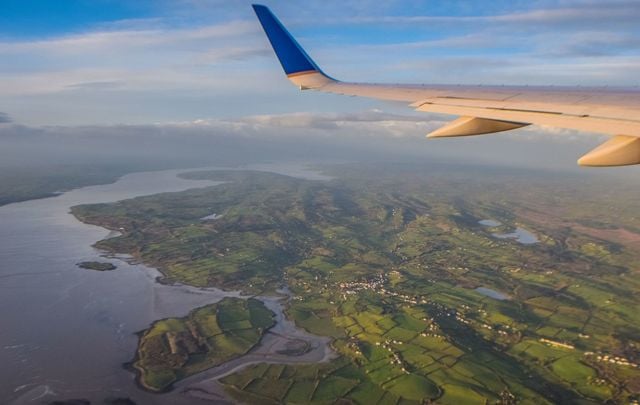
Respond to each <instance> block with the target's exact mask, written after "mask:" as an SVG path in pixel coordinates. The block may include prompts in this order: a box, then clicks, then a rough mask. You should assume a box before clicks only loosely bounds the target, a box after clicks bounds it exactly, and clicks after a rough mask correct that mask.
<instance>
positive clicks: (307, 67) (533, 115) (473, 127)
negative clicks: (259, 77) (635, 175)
mask: <svg viewBox="0 0 640 405" xmlns="http://www.w3.org/2000/svg"><path fill="white" fill-rule="evenodd" d="M253 9H254V11H255V13H256V15H257V16H258V20H259V21H260V23H261V25H262V28H263V29H264V31H265V33H266V35H267V38H268V39H269V42H270V43H271V46H272V47H273V50H274V51H275V53H276V56H277V57H278V60H279V61H280V64H281V65H282V68H283V69H284V72H285V74H286V75H287V78H288V79H289V80H290V81H291V82H293V83H294V84H295V85H296V86H298V87H299V88H300V89H301V90H318V91H323V92H329V93H334V94H344V95H350V96H363V97H370V98H377V99H382V100H394V101H402V102H406V103H409V105H410V106H411V107H413V108H415V109H416V110H418V111H424V112H433V113H443V114H452V115H458V116H461V117H460V118H459V119H457V120H454V121H452V122H451V123H449V124H447V125H445V126H444V127H442V128H440V129H438V130H436V131H434V132H432V133H431V134H429V135H427V136H428V137H429V138H439V137H456V136H470V135H481V134H488V133H494V132H501V131H507V130H511V129H515V128H520V127H523V126H526V125H530V124H536V125H548V126H553V127H558V128H567V129H575V130H579V131H588V132H600V133H604V134H609V135H613V137H612V138H611V139H610V140H608V141H607V142H605V143H604V144H602V145H600V146H599V147H597V148H596V149H594V150H593V151H591V152H589V153H587V154H586V155H584V156H583V157H582V158H580V159H579V160H578V164H580V165H583V166H623V165H633V164H640V91H638V90H624V89H620V90H611V89H604V88H603V89H589V88H569V87H529V86H526V87H524V86H523V87H519V86H450V85H388V84H366V83H347V82H341V81H338V80H336V79H333V78H332V77H330V76H328V75H327V74H325V73H324V72H323V71H322V70H321V69H320V68H319V67H318V65H317V64H316V63H315V62H314V61H313V59H311V57H309V55H308V54H307V53H306V52H305V51H304V49H303V48H302V47H301V46H300V44H298V42H297V41H296V40H295V38H294V37H293V36H292V35H291V34H290V33H289V32H288V31H287V30H286V28H285V27H284V26H283V25H282V23H281V22H280V21H279V20H278V19H277V18H276V16H275V15H274V14H273V13H272V12H271V11H270V10H269V9H268V8H267V7H265V6H261V5H253Z"/></svg>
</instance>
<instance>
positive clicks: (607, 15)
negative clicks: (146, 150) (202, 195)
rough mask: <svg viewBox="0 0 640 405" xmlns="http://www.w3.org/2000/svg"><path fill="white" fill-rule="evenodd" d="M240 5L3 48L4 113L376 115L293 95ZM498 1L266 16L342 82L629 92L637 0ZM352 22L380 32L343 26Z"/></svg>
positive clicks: (134, 117)
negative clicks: (275, 18)
mask: <svg viewBox="0 0 640 405" xmlns="http://www.w3.org/2000/svg"><path fill="white" fill-rule="evenodd" d="M248 3H249V2H248V1H237V2H227V1H223V0H180V1H168V0H166V1H161V2H159V3H158V4H160V5H159V6H158V7H159V8H162V7H164V9H165V11H166V15H161V16H158V17H153V18H148V19H131V20H123V21H116V22H111V23H102V24H100V25H98V26H95V27H92V28H91V29H89V30H88V31H87V32H81V33H74V34H66V35H61V36H57V37H49V38H44V39H37V40H14V41H8V40H5V41H0V60H2V61H3V63H1V64H0V82H2V83H3V84H2V86H0V105H2V108H3V109H6V110H11V111H12V112H13V116H14V119H16V120H18V121H20V122H27V123H32V124H52V123H56V124H74V125H77V124H88V123H109V124H110V123H142V122H154V121H158V120H160V119H170V120H174V121H178V120H185V121H188V120H191V121H193V119H194V118H195V117H199V116H206V117H208V116H218V117H222V116H244V115H249V114H255V113H258V112H260V113H265V114H279V113H283V112H287V111H299V110H301V109H303V107H305V106H307V107H309V109H313V111H331V110H334V111H335V110H338V109H339V110H343V111H344V110H345V109H346V110H358V109H363V108H368V107H371V106H372V105H383V104H382V103H381V102H380V103H379V104H373V103H375V102H372V101H358V100H357V99H344V101H340V100H343V99H342V98H339V97H338V96H327V95H318V94H317V93H311V94H305V95H304V96H303V95H300V94H298V93H297V92H296V91H295V90H294V88H293V87H290V86H289V85H288V83H287V81H286V79H285V78H284V77H283V75H282V72H281V69H280V67H279V65H278V62H277V60H276V59H275V57H274V56H273V53H272V51H271V49H270V46H269V43H268V41H267V39H266V38H265V36H264V35H263V33H262V32H261V29H260V26H259V24H258V23H257V21H256V20H255V17H254V16H253V15H252V13H251V9H250V7H249V4H248ZM507 3H510V2H507V1H498V2H496V4H492V5H489V6H482V7H479V6H477V5H475V4H471V3H470V4H466V2H461V3H458V2H453V3H452V4H453V5H451V6H449V5H447V6H446V7H445V6H442V5H440V6H437V7H436V5H433V7H429V10H433V9H434V8H438V7H440V10H439V12H438V10H435V11H434V15H433V16H424V15H423V16H420V15H418V16H415V15H416V13H417V12H420V13H424V10H425V7H424V2H422V1H415V0H405V1H396V0H392V1H388V2H372V1H369V0H326V1H322V2H320V1H315V2H314V1H310V2H305V3H304V4H294V3H291V2H286V6H285V3H281V5H279V6H277V7H274V11H276V12H277V13H278V15H279V16H280V17H282V19H283V21H284V22H285V23H286V24H287V26H288V27H290V28H291V29H292V31H293V32H294V33H295V34H296V37H298V38H299V39H300V40H301V42H303V44H305V46H306V47H307V48H308V50H309V51H310V53H311V54H312V55H313V56H314V58H315V59H316V61H318V62H319V64H320V65H321V66H322V67H323V68H325V70H326V71H327V72H328V73H330V74H332V75H335V77H338V78H340V79H344V80H354V81H359V80H366V81H371V82H396V83H397V82H405V83H412V82H413V83H424V82H426V83H456V84H458V83H459V84H506V85H508V84H529V85H547V84H558V85H560V84H564V85H577V84H580V85H585V86H588V85H635V84H637V81H638V79H637V77H638V75H637V72H638V69H639V67H640V59H639V58H638V57H637V49H638V46H639V45H640V32H639V30H638V28H637V25H629V24H628V23H629V22H632V23H633V24H635V22H636V21H637V17H638V16H640V7H637V5H638V4H639V3H638V1H637V0H636V1H611V2H596V1H575V0H574V1H567V0H537V1H535V2H526V3H525V2H513V4H507ZM549 4H553V5H554V6H553V7H551V6H549ZM448 7H450V8H451V10H447V8H448ZM467 8H468V9H467ZM480 9H481V10H480ZM442 10H446V11H447V12H448V13H449V14H446V15H443V12H442ZM452 10H453V11H452ZM393 13H396V14H397V13H403V14H404V15H402V16H392V17H389V15H390V14H391V15H392V14H393ZM457 13H458V14H459V13H463V14H465V15H460V16H459V15H455V14H457ZM472 13H476V14H482V13H484V15H477V16H474V15H470V14H472ZM438 14H440V15H438ZM345 16H346V17H345ZM356 23H358V24H360V23H362V24H364V23H366V24H371V25H372V26H373V28H375V30H376V32H384V33H385V35H379V36H369V35H368V33H370V32H371V31H370V27H361V26H356V27H355V28H354V27H353V26H349V24H356ZM360 31H362V32H363V33H362V34H359V32H360ZM387 33H388V34H389V35H386V34H387ZM367 103H368V104H367ZM298 119H302V118H301V117H298ZM349 122H351V121H349ZM245 125H250V123H245ZM251 125H260V123H258V122H253V123H251ZM323 125H328V126H332V125H333V126H336V125H347V124H338V123H328V122H325V123H324V124H323ZM390 125H391V124H390ZM403 125H408V124H406V123H405V124H403Z"/></svg>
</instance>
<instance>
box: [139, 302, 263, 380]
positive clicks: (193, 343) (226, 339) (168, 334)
mask: <svg viewBox="0 0 640 405" xmlns="http://www.w3.org/2000/svg"><path fill="white" fill-rule="evenodd" d="M272 315H273V314H272V313H271V311H269V310H268V309H267V308H266V307H265V306H264V304H262V302H260V301H258V300H255V299H249V300H243V299H239V298H225V299H223V300H222V301H220V302H218V303H216V304H211V305H207V306H204V307H202V308H198V309H197V310H194V311H192V312H191V313H190V314H189V315H188V316H186V317H184V318H168V319H163V320H160V321H157V322H155V323H154V324H153V325H152V326H151V327H150V328H149V329H147V330H146V331H144V332H143V333H142V334H141V337H140V342H139V344H138V351H137V356H136V360H135V362H134V363H133V367H135V369H136V370H138V381H139V382H140V383H141V384H142V385H143V386H144V387H146V388H147V389H150V390H153V391H162V390H165V389H167V388H168V387H169V386H170V385H171V384H172V383H174V382H175V381H177V380H179V379H182V378H184V377H187V376H189V375H192V374H195V373H197V372H199V371H202V370H206V369H208V368H211V367H214V366H216V365H218V364H221V363H224V362H225V361H228V360H231V359H233V358H235V357H238V356H240V355H242V354H244V353H246V352H247V351H249V349H251V348H252V347H253V346H254V345H256V344H257V343H258V342H259V341H260V338H261V337H262V334H263V333H264V332H265V331H266V330H267V329H268V328H270V327H271V326H272V325H273V323H274V321H273V319H272Z"/></svg>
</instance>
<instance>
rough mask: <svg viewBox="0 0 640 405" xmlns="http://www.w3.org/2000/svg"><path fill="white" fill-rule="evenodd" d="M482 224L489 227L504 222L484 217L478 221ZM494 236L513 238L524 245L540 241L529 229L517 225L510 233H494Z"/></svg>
mask: <svg viewBox="0 0 640 405" xmlns="http://www.w3.org/2000/svg"><path fill="white" fill-rule="evenodd" d="M478 223H479V224H480V225H484V226H487V227H491V228H495V227H497V226H501V225H502V222H499V221H496V220H494V219H483V220H482V221H478ZM491 235H492V236H494V237H496V238H498V239H513V240H515V241H516V242H518V243H521V244H523V245H532V244H534V243H538V242H540V240H538V237H537V236H536V235H535V234H533V233H531V232H529V231H527V230H526V229H524V228H520V227H517V228H516V229H515V230H514V231H513V232H508V233H492V234H491Z"/></svg>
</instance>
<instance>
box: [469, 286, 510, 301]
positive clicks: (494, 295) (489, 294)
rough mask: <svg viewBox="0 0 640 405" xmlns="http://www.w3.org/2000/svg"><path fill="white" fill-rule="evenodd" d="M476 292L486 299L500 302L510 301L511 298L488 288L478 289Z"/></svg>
mask: <svg viewBox="0 0 640 405" xmlns="http://www.w3.org/2000/svg"><path fill="white" fill-rule="evenodd" d="M475 291H477V292H479V293H480V294H482V295H484V296H485V297H490V298H493V299H496V300H499V301H503V300H508V299H510V298H511V297H509V296H508V295H507V294H504V293H501V292H500V291H496V290H492V289H491V288H486V287H478V288H476V289H475Z"/></svg>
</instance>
